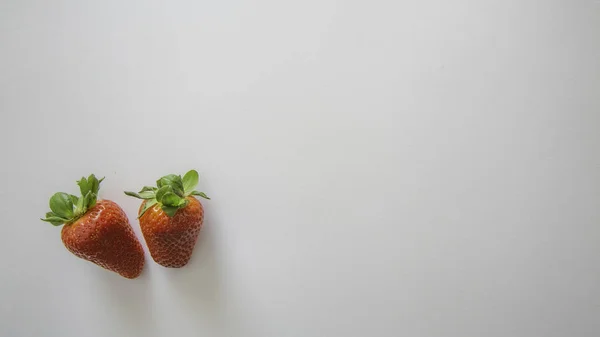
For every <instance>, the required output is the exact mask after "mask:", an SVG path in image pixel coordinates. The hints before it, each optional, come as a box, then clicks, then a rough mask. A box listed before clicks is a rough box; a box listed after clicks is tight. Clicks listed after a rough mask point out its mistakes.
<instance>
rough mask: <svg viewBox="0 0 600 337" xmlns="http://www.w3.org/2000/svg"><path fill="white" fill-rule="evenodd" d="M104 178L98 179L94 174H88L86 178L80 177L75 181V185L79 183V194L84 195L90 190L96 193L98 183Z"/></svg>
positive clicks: (98, 188)
mask: <svg viewBox="0 0 600 337" xmlns="http://www.w3.org/2000/svg"><path fill="white" fill-rule="evenodd" d="M103 180H104V178H102V179H100V180H98V178H96V176H95V175H94V174H90V176H89V177H88V178H87V179H86V178H85V177H81V180H79V181H77V185H79V189H80V191H81V195H86V194H87V193H88V192H92V193H94V194H95V195H98V191H99V190H100V183H101V182H102V181H103Z"/></svg>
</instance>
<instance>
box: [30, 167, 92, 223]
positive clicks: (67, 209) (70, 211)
mask: <svg viewBox="0 0 600 337" xmlns="http://www.w3.org/2000/svg"><path fill="white" fill-rule="evenodd" d="M102 180H104V178H102V179H100V180H98V179H97V178H96V176H95V175H93V174H90V176H89V177H87V179H86V178H85V177H82V178H81V180H78V181H77V185H79V190H80V191H81V196H79V197H78V196H76V195H73V194H67V193H63V192H58V193H55V194H54V195H53V196H52V197H50V210H51V212H48V213H46V218H45V219H41V220H42V221H46V222H49V223H51V224H53V225H54V226H60V225H62V224H70V223H73V222H75V220H77V219H79V218H81V217H82V216H83V215H84V214H85V213H86V212H87V211H88V209H90V208H92V207H93V206H94V205H96V200H97V199H98V191H99V190H100V183H101V182H102Z"/></svg>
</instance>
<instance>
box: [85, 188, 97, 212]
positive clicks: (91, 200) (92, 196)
mask: <svg viewBox="0 0 600 337" xmlns="http://www.w3.org/2000/svg"><path fill="white" fill-rule="evenodd" d="M88 193H89V197H88V202H87V204H88V208H91V207H94V205H96V201H98V195H97V194H96V193H93V192H91V191H90V192H88Z"/></svg>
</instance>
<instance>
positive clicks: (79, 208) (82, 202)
mask: <svg viewBox="0 0 600 337" xmlns="http://www.w3.org/2000/svg"><path fill="white" fill-rule="evenodd" d="M88 193H89V192H88ZM87 202H88V199H86V198H85V196H83V197H81V198H79V200H77V204H75V217H76V218H78V217H80V216H82V215H84V214H85V212H87V210H88V207H87Z"/></svg>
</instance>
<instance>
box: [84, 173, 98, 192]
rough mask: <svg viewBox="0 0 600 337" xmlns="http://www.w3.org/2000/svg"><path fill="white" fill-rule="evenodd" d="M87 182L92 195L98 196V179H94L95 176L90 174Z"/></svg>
mask: <svg viewBox="0 0 600 337" xmlns="http://www.w3.org/2000/svg"><path fill="white" fill-rule="evenodd" d="M87 180H88V185H89V187H90V191H92V193H94V194H98V190H99V189H100V182H99V181H98V179H96V176H95V175H93V174H90V176H89V177H88V179H87Z"/></svg>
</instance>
